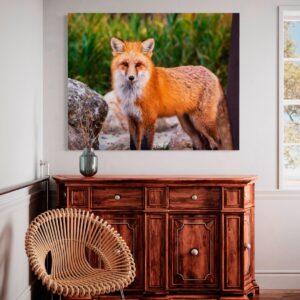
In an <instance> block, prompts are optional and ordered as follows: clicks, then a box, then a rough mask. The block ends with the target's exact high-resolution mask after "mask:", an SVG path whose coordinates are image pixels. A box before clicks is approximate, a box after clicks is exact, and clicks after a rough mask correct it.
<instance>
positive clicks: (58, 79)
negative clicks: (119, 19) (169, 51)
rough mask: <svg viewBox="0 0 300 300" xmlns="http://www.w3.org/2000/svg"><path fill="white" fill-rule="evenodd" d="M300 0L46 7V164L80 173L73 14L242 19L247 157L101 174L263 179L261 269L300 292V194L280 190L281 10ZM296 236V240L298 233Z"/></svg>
mask: <svg viewBox="0 0 300 300" xmlns="http://www.w3.org/2000/svg"><path fill="white" fill-rule="evenodd" d="M297 4H299V5H300V3H299V0H264V1H261V0H252V1H240V0H227V1H222V0H202V1H197V0H185V1H182V0H173V1H161V0H152V1H146V0H140V1H131V0H118V1H116V0H114V1H107V0H85V1H81V0H45V1H44V147H43V149H44V157H45V159H47V160H49V161H50V164H51V169H52V174H77V173H78V157H79V155H80V151H68V150H67V100H66V99H67V90H66V80H67V19H66V15H67V14H68V13H69V12H174V11H176V12H239V13H240V150H239V151H229V152H221V151H220V152H214V151H211V152H209V151H207V152H197V151H194V152H179V151H178V152H177V151H174V152H171V151H167V152H159V151H152V152H147V153H145V152H130V151H127V152H126V151H112V152H98V155H99V158H100V162H99V170H100V172H99V173H100V174H177V175H178V174H203V175H207V174H218V175H220V174H229V175H232V174H256V175H258V176H259V177H258V181H257V191H258V192H257V210H256V224H257V226H256V237H257V239H256V248H257V251H256V269H257V273H258V274H257V278H258V282H259V283H260V284H261V286H262V287H263V288H285V287H286V288H293V287H294V288H297V287H298V288H299V286H300V259H299V251H298V250H299V249H300V236H299V234H297V233H296V230H297V228H300V215H299V214H300V213H299V212H300V194H299V193H297V192H294V193H285V192H279V191H277V190H276V189H277V184H278V159H277V158H278V155H277V154H278V153H277V152H278V151H277V149H278V139H277V135H278V133H277V128H278V124H277V107H278V105H277V103H278V97H277V85H278V81H277V78H278V67H277V62H278V57H277V49H278V48H277V42H278V41H277V35H278V5H297ZM292 232H294V234H291V233H292Z"/></svg>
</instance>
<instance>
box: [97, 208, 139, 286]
mask: <svg viewBox="0 0 300 300" xmlns="http://www.w3.org/2000/svg"><path fill="white" fill-rule="evenodd" d="M94 213H95V214H97V215H98V216H100V217H101V218H102V219H103V220H105V221H107V223H109V224H111V225H112V226H113V227H114V229H116V230H117V231H118V233H119V234H120V235H121V236H122V238H123V239H124V240H125V242H126V243H127V245H128V247H129V249H130V250H131V253H132V255H133V258H134V262H135V267H136V277H135V280H134V282H133V283H132V284H131V285H130V286H129V287H128V288H127V289H130V290H131V289H134V290H139V289H143V283H144V275H143V273H144V267H143V266H144V260H143V257H144V250H143V249H144V243H143V240H144V237H143V231H144V229H143V216H142V215H141V214H138V213H135V214H131V213H119V212H115V213H107V212H101V211H97V212H94Z"/></svg>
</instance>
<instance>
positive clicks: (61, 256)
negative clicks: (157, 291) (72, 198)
mask: <svg viewBox="0 0 300 300" xmlns="http://www.w3.org/2000/svg"><path fill="white" fill-rule="evenodd" d="M25 248H26V253H27V256H28V258H29V263H30V265H31V267H32V270H33V271H34V273H35V274H36V275H37V276H38V278H39V279H42V280H43V283H44V284H46V283H47V280H49V276H50V274H51V279H64V278H68V277H70V276H72V277H73V276H74V273H75V272H78V268H80V270H82V275H84V274H85V271H89V270H91V268H92V266H91V265H90V264H89V262H88V260H87V258H86V252H87V249H89V250H90V251H92V252H94V253H96V254H97V255H98V256H99V258H100V260H101V264H102V268H103V269H104V270H110V271H115V273H116V276H117V275H118V274H119V275H122V276H123V277H124V276H126V277H127V278H128V282H132V281H133V279H134V277H135V264H134V260H133V257H132V254H131V252H130V250H129V248H128V246H127V245H126V243H125V241H124V240H123V238H122V237H121V236H120V235H119V234H118V233H117V231H116V230H114V229H113V228H112V227H111V225H108V224H107V222H104V221H103V220H102V219H99V217H98V216H94V214H91V213H89V212H88V211H83V210H77V209H70V208H69V209H67V208H66V209H56V210H50V211H47V212H45V213H42V214H40V215H39V216H37V217H36V218H35V219H34V220H33V221H32V222H31V224H30V226H29V228H28V230H27V233H26V238H25ZM49 252H51V257H52V268H51V272H50V274H48V273H47V270H46V267H45V259H46V256H47V254H48V253H49Z"/></svg>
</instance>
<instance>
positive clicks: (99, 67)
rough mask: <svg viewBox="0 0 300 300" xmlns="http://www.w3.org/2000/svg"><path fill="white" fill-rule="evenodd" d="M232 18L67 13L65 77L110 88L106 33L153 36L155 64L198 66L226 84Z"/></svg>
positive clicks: (100, 89) (101, 88)
mask: <svg viewBox="0 0 300 300" xmlns="http://www.w3.org/2000/svg"><path fill="white" fill-rule="evenodd" d="M231 21H232V15H231V14H202V13H201V14H136V13H133V14H100V13H72V14H69V15H68V73H69V74H68V76H69V77H70V78H73V79H77V80H79V81H82V82H84V83H86V84H87V85H88V86H90V87H91V88H92V89H94V90H96V91H97V92H98V93H100V94H102V95H104V94H105V93H107V92H109V91H110V90H111V74H110V64H111V59H112V54H111V47H110V39H111V37H113V36H114V37H118V38H121V39H123V40H140V41H142V40H144V39H147V38H149V37H152V38H154V39H155V49H154V53H153V61H154V63H155V65H157V66H163V67H175V66H181V65H203V66H205V67H207V68H209V69H210V70H211V71H213V72H214V73H215V74H216V75H217V76H218V77H219V79H220V80H221V83H222V85H223V87H224V88H226V84H227V68H228V61H229V46H230V35H231Z"/></svg>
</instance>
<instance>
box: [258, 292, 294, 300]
mask: <svg viewBox="0 0 300 300" xmlns="http://www.w3.org/2000/svg"><path fill="white" fill-rule="evenodd" d="M252 299H253V300H271V299H272V300H273V299H274V300H278V299H284V300H300V290H260V294H259V295H258V296H256V297H254V298H252Z"/></svg>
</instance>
